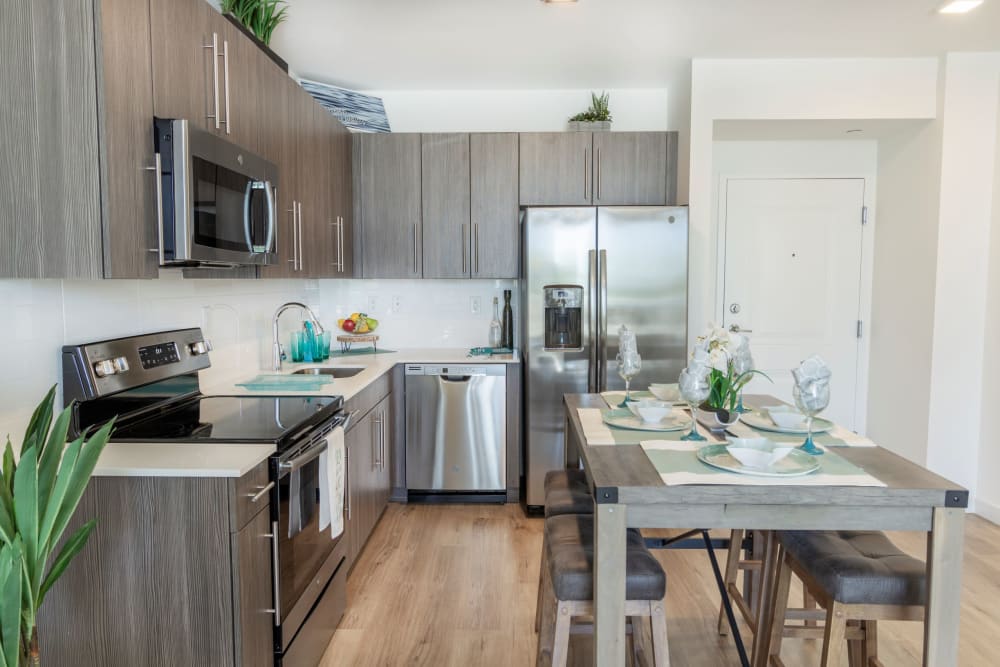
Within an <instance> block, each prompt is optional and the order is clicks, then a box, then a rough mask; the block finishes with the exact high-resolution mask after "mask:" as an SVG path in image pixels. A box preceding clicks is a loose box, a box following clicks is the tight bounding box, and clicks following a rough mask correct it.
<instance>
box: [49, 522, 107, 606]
mask: <svg viewBox="0 0 1000 667" xmlns="http://www.w3.org/2000/svg"><path fill="white" fill-rule="evenodd" d="M95 526H97V522H96V521H95V520H93V519H91V520H90V521H88V522H87V523H85V524H83V526H82V527H81V528H80V529H79V530H77V531H76V532H75V533H73V535H72V537H70V538H69V539H68V540H66V544H64V545H63V548H62V549H61V550H60V551H59V555H58V556H56V558H55V560H54V561H52V567H51V568H49V573H48V574H47V575H45V580H44V581H43V582H42V587H41V589H39V592H38V606H39V607H41V606H42V601H43V600H45V594H46V593H47V592H48V590H49V589H50V588H52V584H54V583H56V581H57V580H58V579H59V577H61V576H62V573H63V572H65V571H66V568H67V567H69V564H70V563H71V562H72V560H73V558H74V557H75V556H76V555H77V554H78V553H80V550H81V549H83V547H84V546H85V545H86V544H87V539H88V538H89V537H90V534H91V533H92V532H94V527H95Z"/></svg>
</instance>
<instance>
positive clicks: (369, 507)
mask: <svg viewBox="0 0 1000 667" xmlns="http://www.w3.org/2000/svg"><path fill="white" fill-rule="evenodd" d="M392 419H393V415H392V397H391V395H390V396H386V397H384V398H382V400H381V401H379V403H377V404H376V405H375V406H374V407H373V408H371V410H370V411H369V412H368V414H366V415H365V416H364V417H362V418H360V419H359V420H357V421H355V422H354V426H353V427H351V429H350V430H349V431H348V432H347V434H346V437H345V440H346V445H347V486H348V494H347V495H348V500H347V506H346V509H345V511H346V513H347V526H346V530H347V540H348V546H347V561H348V563H350V564H352V565H353V563H354V561H355V560H356V558H357V556H358V554H360V553H361V551H362V549H364V546H365V544H366V543H367V542H368V537H369V536H370V535H371V534H372V531H373V530H374V529H375V525H376V524H377V523H378V520H379V519H380V518H381V517H382V512H383V511H385V508H386V505H388V503H389V496H390V494H391V492H392V474H391V471H392V467H391V465H390V458H391V451H392V429H391V426H392V423H393V422H392Z"/></svg>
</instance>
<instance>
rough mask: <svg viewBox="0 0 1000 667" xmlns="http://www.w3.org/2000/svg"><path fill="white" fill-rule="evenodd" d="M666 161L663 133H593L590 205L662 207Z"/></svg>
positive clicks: (665, 189)
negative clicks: (592, 182) (592, 184)
mask: <svg viewBox="0 0 1000 667" xmlns="http://www.w3.org/2000/svg"><path fill="white" fill-rule="evenodd" d="M675 150H676V149H675ZM667 161H668V151H667V133H666V132H595V133H594V187H593V195H594V204H595V205H597V206H642V205H648V206H664V205H666V204H667V203H668V202H669V199H668V192H667V190H668V188H667V173H668V170H667Z"/></svg>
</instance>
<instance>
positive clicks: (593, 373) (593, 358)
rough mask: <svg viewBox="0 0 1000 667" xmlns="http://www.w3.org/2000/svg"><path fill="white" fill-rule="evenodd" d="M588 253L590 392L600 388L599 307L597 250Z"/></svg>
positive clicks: (588, 380)
mask: <svg viewBox="0 0 1000 667" xmlns="http://www.w3.org/2000/svg"><path fill="white" fill-rule="evenodd" d="M588 255H590V258H589V259H590V264H589V266H590V270H589V272H588V274H587V281H588V295H587V296H588V299H589V302H590V304H589V305H590V314H589V315H588V328H589V329H590V336H589V341H588V342H589V345H590V350H589V353H588V356H589V359H588V361H589V362H590V363H589V365H588V368H589V371H588V372H587V385H588V387H587V389H588V391H590V393H597V392H598V391H599V390H600V387H599V386H598V374H597V370H598V369H597V359H598V356H597V344H598V336H597V325H598V315H597V312H598V309H599V308H600V303H599V301H598V298H597V251H596V250H591V251H590V252H589V253H588Z"/></svg>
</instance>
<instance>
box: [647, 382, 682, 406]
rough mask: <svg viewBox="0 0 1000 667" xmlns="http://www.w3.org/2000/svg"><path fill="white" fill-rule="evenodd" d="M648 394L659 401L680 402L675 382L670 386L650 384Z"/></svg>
mask: <svg viewBox="0 0 1000 667" xmlns="http://www.w3.org/2000/svg"><path fill="white" fill-rule="evenodd" d="M649 393H651V394H652V395H653V396H656V397H657V398H658V399H660V400H661V401H675V402H676V401H679V400H681V391H680V389H678V388H677V383H676V382H674V383H671V384H651V385H649Z"/></svg>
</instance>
